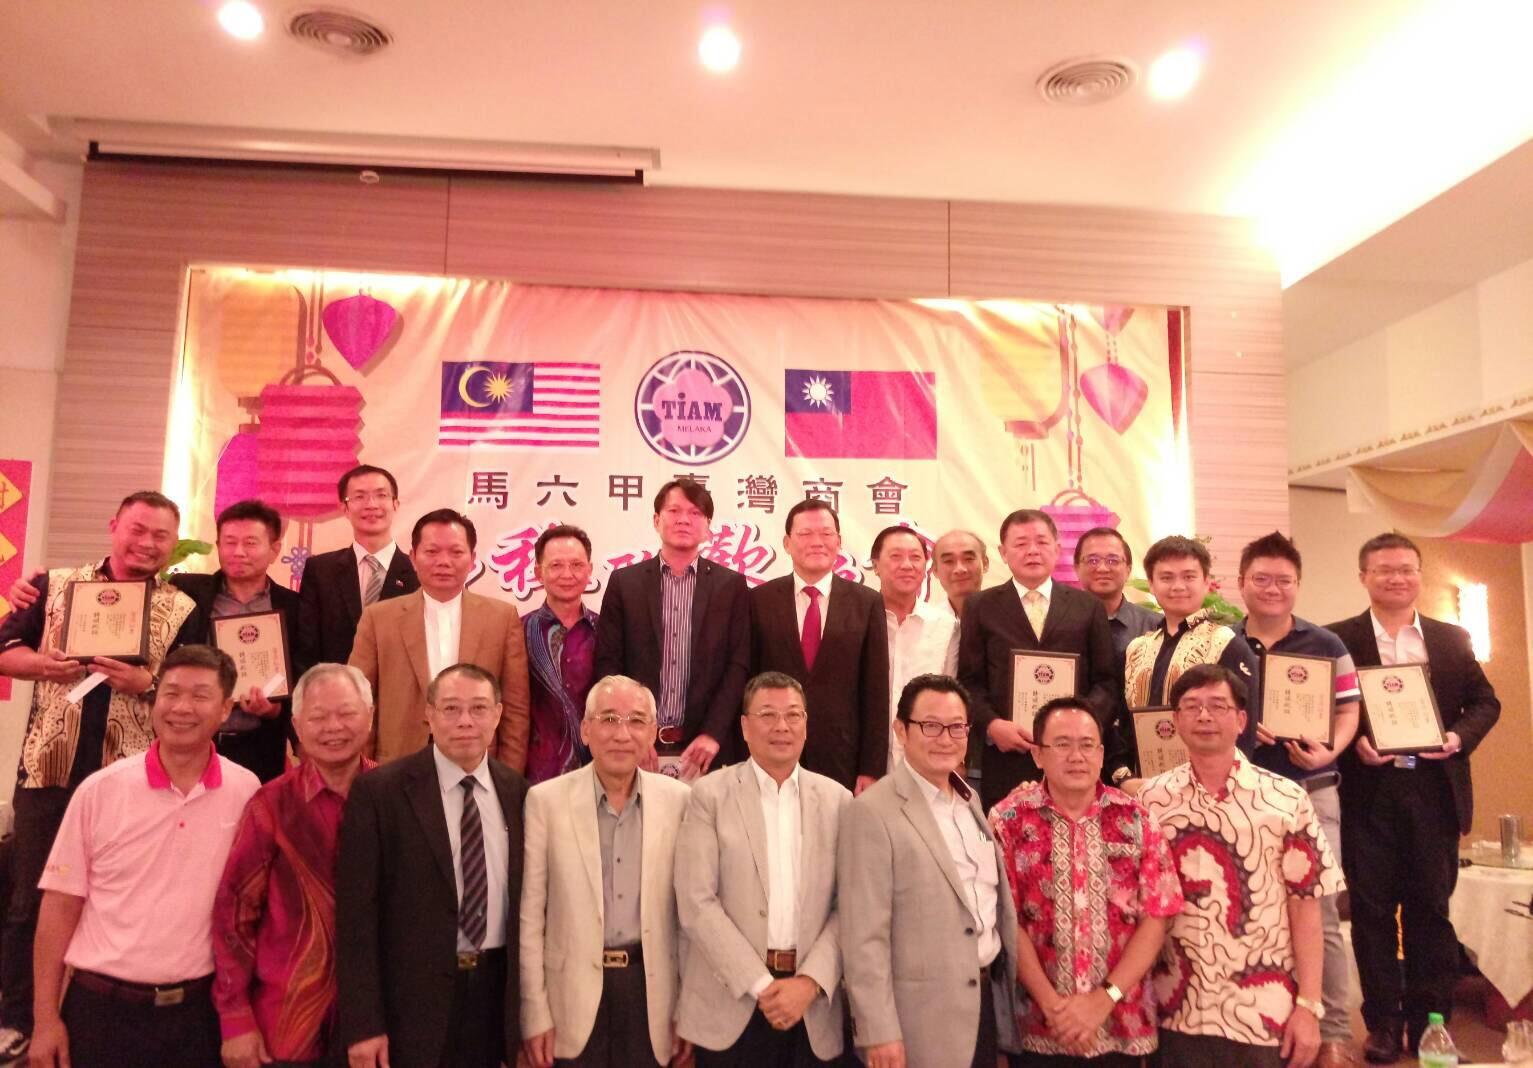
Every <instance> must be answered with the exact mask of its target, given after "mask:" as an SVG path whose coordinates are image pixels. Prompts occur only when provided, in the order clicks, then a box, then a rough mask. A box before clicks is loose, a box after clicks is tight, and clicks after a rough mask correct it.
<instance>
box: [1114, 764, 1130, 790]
mask: <svg viewBox="0 0 1533 1068" xmlns="http://www.w3.org/2000/svg"><path fill="white" fill-rule="evenodd" d="M1133 776H1134V772H1133V770H1132V769H1130V768H1118V769H1117V770H1116V771H1114V772H1113V773H1112V784H1113V785H1114V786H1122V785H1123V784H1124V783H1126V782H1128V780H1129V779H1131V778H1133Z"/></svg>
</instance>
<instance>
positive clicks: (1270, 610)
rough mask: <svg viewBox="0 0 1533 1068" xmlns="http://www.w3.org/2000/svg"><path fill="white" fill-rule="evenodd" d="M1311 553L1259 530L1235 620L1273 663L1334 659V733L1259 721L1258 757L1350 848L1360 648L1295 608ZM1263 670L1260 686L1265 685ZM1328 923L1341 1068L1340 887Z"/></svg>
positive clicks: (1332, 1050) (1331, 899)
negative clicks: (1273, 656) (1349, 784)
mask: <svg viewBox="0 0 1533 1068" xmlns="http://www.w3.org/2000/svg"><path fill="white" fill-rule="evenodd" d="M1302 567H1303V560H1302V559H1301V558H1300V556H1299V550H1298V549H1297V548H1296V547H1295V546H1294V543H1293V542H1291V541H1289V540H1288V539H1287V538H1285V537H1284V536H1283V535H1282V534H1280V533H1278V532H1277V531H1273V532H1272V533H1271V534H1268V535H1266V536H1265V537H1261V538H1257V539H1256V540H1255V541H1253V542H1251V544H1249V545H1247V546H1246V547H1245V549H1243V550H1242V551H1241V553H1240V596H1241V599H1242V600H1244V601H1245V604H1246V617H1245V619H1243V620H1241V621H1240V622H1239V623H1236V624H1235V633H1236V634H1239V635H1240V636H1241V637H1243V638H1244V639H1245V640H1246V643H1247V644H1248V645H1250V646H1251V649H1252V651H1254V652H1255V653H1256V655H1257V656H1259V657H1261V658H1262V671H1261V675H1264V674H1265V672H1266V670H1267V654H1268V653H1269V652H1270V653H1278V654H1285V655H1293V656H1314V657H1324V658H1325V659H1328V660H1330V661H1331V662H1332V664H1333V672H1332V674H1333V677H1334V682H1333V689H1334V693H1335V701H1336V714H1335V719H1334V722H1333V726H1332V737H1331V740H1330V743H1329V744H1327V742H1326V740H1325V739H1323V738H1297V739H1294V738H1287V739H1283V740H1281V741H1280V740H1278V739H1277V738H1275V737H1273V735H1272V733H1271V732H1270V731H1269V730H1267V728H1266V727H1264V726H1261V725H1258V726H1257V728H1256V738H1257V741H1258V743H1259V744H1258V745H1257V747H1256V751H1255V752H1254V753H1253V754H1252V760H1253V761H1255V763H1256V764H1257V766H1258V767H1263V768H1266V769H1267V770H1268V771H1274V772H1276V773H1277V774H1279V775H1282V776H1284V777H1285V778H1289V779H1292V780H1293V781H1294V782H1297V783H1299V784H1300V785H1301V786H1303V787H1304V789H1305V792H1307V793H1308V794H1309V800H1310V804H1312V805H1314V806H1315V814H1316V815H1317V816H1319V817H1320V826H1321V827H1322V828H1323V829H1324V830H1325V837H1326V841H1327V843H1329V845H1330V847H1331V853H1332V855H1334V856H1335V857H1337V858H1338V862H1339V861H1340V858H1341V856H1342V848H1341V797H1340V793H1339V791H1338V786H1337V784H1338V783H1339V782H1340V780H1341V776H1340V774H1339V773H1338V772H1337V770H1336V759H1337V757H1338V756H1339V755H1340V754H1342V753H1345V752H1346V751H1347V748H1348V747H1349V746H1350V745H1351V744H1352V739H1353V737H1354V736H1355V735H1356V734H1357V722H1358V697H1359V694H1358V689H1357V670H1356V669H1355V668H1354V667H1353V666H1352V654H1350V653H1348V652H1347V647H1346V646H1345V645H1343V644H1342V642H1341V639H1340V638H1338V637H1336V635H1334V634H1332V633H1331V632H1330V631H1328V630H1326V629H1325V628H1324V627H1321V626H1317V625H1316V624H1314V623H1311V622H1309V621H1308V620H1306V619H1300V618H1299V617H1298V616H1296V615H1294V611H1293V610H1294V605H1295V604H1296V603H1297V602H1298V599H1299V577H1300V574H1301V569H1302ZM1261 675H1259V677H1258V680H1257V686H1261V685H1262V681H1261ZM1320 918H1321V925H1322V928H1323V931H1324V935H1325V983H1324V989H1325V997H1324V1005H1325V1011H1324V1014H1323V1015H1322V1016H1321V1018H1320V1038H1321V1046H1320V1058H1319V1061H1318V1063H1319V1065H1320V1068H1338V1066H1344V1065H1349V1064H1356V1063H1357V1062H1356V1058H1355V1056H1354V1054H1353V1052H1352V1020H1351V1012H1350V1010H1349V1007H1348V1006H1349V998H1348V987H1349V985H1350V983H1351V976H1350V972H1351V965H1350V963H1349V962H1348V961H1347V947H1346V945H1345V944H1344V943H1343V942H1342V938H1341V916H1340V913H1339V910H1338V909H1337V903H1336V895H1334V894H1327V895H1326V896H1325V897H1324V898H1322V899H1321V901H1320Z"/></svg>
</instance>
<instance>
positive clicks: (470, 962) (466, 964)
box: [458, 950, 484, 972]
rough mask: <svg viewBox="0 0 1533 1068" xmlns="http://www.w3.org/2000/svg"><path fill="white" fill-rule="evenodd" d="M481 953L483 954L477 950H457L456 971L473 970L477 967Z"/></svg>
mask: <svg viewBox="0 0 1533 1068" xmlns="http://www.w3.org/2000/svg"><path fill="white" fill-rule="evenodd" d="M483 955H484V954H482V953H480V952H478V951H477V950H475V951H471V952H465V951H462V950H460V951H459V952H458V971H460V972H471V971H473V970H474V969H475V968H477V967H479V958H480V957H482V956H483Z"/></svg>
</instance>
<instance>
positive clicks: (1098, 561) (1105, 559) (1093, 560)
mask: <svg viewBox="0 0 1533 1068" xmlns="http://www.w3.org/2000/svg"><path fill="white" fill-rule="evenodd" d="M1081 563H1083V564H1085V565H1086V566H1087V567H1092V568H1096V567H1105V568H1107V569H1109V570H1112V569H1113V568H1119V567H1122V566H1123V565H1124V564H1126V563H1128V561H1127V560H1125V559H1123V557H1121V556H1097V555H1096V554H1095V553H1093V554H1092V555H1091V556H1088V557H1086V558H1085V559H1084V560H1082V561H1081Z"/></svg>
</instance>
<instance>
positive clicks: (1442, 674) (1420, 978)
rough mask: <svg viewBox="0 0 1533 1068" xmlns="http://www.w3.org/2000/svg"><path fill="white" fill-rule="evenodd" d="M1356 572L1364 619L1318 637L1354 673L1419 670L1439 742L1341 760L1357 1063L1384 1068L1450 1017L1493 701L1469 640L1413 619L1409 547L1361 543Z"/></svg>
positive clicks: (1391, 536)
mask: <svg viewBox="0 0 1533 1068" xmlns="http://www.w3.org/2000/svg"><path fill="white" fill-rule="evenodd" d="M1357 565H1358V572H1359V574H1358V580H1359V581H1360V582H1361V583H1362V584H1363V588H1364V589H1365V590H1367V591H1368V601H1369V605H1368V609H1367V610H1366V611H1364V612H1363V613H1362V614H1360V615H1357V616H1353V617H1352V618H1351V619H1344V620H1342V621H1340V622H1339V623H1332V624H1330V626H1329V627H1328V628H1327V629H1329V630H1332V631H1334V632H1335V633H1336V635H1337V637H1339V638H1340V639H1341V640H1342V642H1343V644H1345V645H1346V647H1347V651H1348V652H1350V653H1351V654H1352V660H1353V663H1355V664H1356V665H1357V666H1358V667H1359V668H1367V667H1378V666H1380V665H1392V664H1412V663H1418V664H1419V663H1425V664H1427V665H1428V667H1429V670H1430V679H1431V684H1432V693H1433V696H1434V697H1435V699H1436V701H1437V710H1438V713H1439V714H1440V715H1441V716H1442V723H1443V729H1444V731H1445V739H1446V740H1445V743H1444V745H1443V747H1442V748H1441V749H1437V750H1432V751H1429V752H1425V753H1419V754H1415V755H1413V756H1399V757H1388V756H1380V755H1379V753H1378V751H1377V750H1376V749H1374V747H1373V744H1372V742H1371V740H1370V739H1369V737H1368V735H1367V734H1360V735H1358V738H1357V741H1356V743H1355V744H1354V745H1353V746H1352V748H1351V749H1350V750H1348V751H1347V752H1346V753H1345V754H1343V755H1342V759H1341V765H1340V766H1341V838H1342V842H1343V846H1344V848H1343V850H1342V863H1344V864H1345V865H1346V869H1347V882H1348V885H1349V886H1350V888H1351V898H1350V901H1351V905H1352V949H1353V952H1354V954H1355V955H1356V957H1357V974H1358V978H1359V980H1360V983H1361V986H1362V989H1363V1022H1364V1023H1365V1024H1366V1025H1367V1027H1368V1040H1367V1044H1366V1045H1365V1046H1364V1047H1363V1055H1364V1056H1365V1057H1366V1058H1367V1059H1368V1060H1369V1061H1371V1062H1373V1063H1375V1064H1391V1063H1393V1062H1394V1061H1395V1060H1396V1059H1397V1058H1398V1057H1399V1056H1400V1054H1401V1049H1402V1030H1403V1032H1404V1042H1403V1045H1404V1046H1406V1047H1408V1048H1409V1049H1410V1051H1411V1052H1412V1053H1414V1052H1415V1050H1416V1044H1417V1042H1418V1041H1419V1040H1420V1038H1421V1033H1422V1031H1423V1030H1425V1028H1426V1025H1427V1014H1428V1013H1430V1012H1440V1013H1442V1014H1443V1018H1444V1019H1447V1018H1448V1017H1449V1015H1450V1014H1451V1013H1452V1011H1453V984H1454V980H1455V979H1456V978H1457V976H1458V938H1457V937H1456V936H1455V935H1454V933H1453V922H1452V921H1451V920H1450V919H1449V918H1448V899H1449V898H1450V897H1451V896H1452V895H1453V888H1454V885H1455V884H1456V883H1457V881H1458V840H1459V835H1461V834H1468V833H1469V829H1470V827H1471V825H1472V823H1473V818H1474V786H1473V783H1472V782H1471V781H1470V776H1469V755H1470V754H1471V753H1472V752H1474V750H1475V747H1476V746H1478V745H1479V744H1480V743H1481V742H1482V741H1484V739H1485V736H1486V735H1487V734H1489V733H1490V730H1491V728H1492V727H1494V726H1495V725H1496V720H1497V719H1498V718H1499V717H1500V715H1501V702H1500V701H1499V700H1497V698H1496V692H1495V690H1494V689H1492V688H1491V685H1490V681H1489V680H1488V679H1487V678H1486V677H1485V672H1484V670H1483V669H1482V668H1481V667H1480V664H1479V661H1478V660H1476V659H1475V655H1474V650H1473V648H1472V647H1471V646H1470V643H1469V635H1468V633H1467V632H1465V631H1464V629H1463V628H1462V627H1457V626H1454V625H1453V624H1452V623H1444V622H1442V621H1441V620H1437V619H1431V618H1429V617H1427V616H1423V615H1422V614H1421V613H1420V612H1419V611H1417V608H1416V602H1417V599H1418V598H1419V597H1420V596H1421V550H1420V549H1418V548H1417V547H1416V544H1415V542H1413V541H1411V540H1410V539H1409V538H1407V537H1405V536H1404V535H1402V534H1395V533H1385V534H1380V535H1378V536H1376V537H1373V538H1370V539H1368V541H1366V542H1364V543H1363V547H1362V549H1361V550H1360V551H1359V552H1358V560H1357ZM1397 912H1398V914H1399V923H1398V926H1397V924H1396V919H1395V917H1396V913H1397ZM1397 930H1398V931H1403V937H1404V941H1403V947H1404V957H1405V959H1404V961H1403V962H1402V961H1401V960H1400V952H1399V950H1400V947H1401V945H1402V943H1401V941H1400V939H1399V937H1398V936H1397V934H1396V932H1397Z"/></svg>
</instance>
